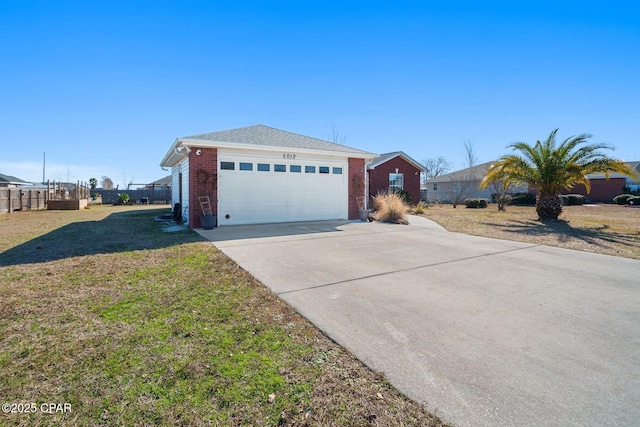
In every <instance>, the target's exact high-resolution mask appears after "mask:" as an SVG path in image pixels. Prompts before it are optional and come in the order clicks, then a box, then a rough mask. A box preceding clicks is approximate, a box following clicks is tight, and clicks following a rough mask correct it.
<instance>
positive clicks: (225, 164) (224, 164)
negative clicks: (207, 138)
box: [220, 162, 236, 171]
mask: <svg viewBox="0 0 640 427" xmlns="http://www.w3.org/2000/svg"><path fill="white" fill-rule="evenodd" d="M235 168H236V164H235V163H234V162H220V169H222V170H227V171H232V170H234V169H235Z"/></svg>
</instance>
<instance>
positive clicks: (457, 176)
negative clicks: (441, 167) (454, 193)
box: [426, 162, 495, 183]
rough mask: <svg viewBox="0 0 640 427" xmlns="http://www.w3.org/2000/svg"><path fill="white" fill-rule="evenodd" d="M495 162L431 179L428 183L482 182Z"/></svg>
mask: <svg viewBox="0 0 640 427" xmlns="http://www.w3.org/2000/svg"><path fill="white" fill-rule="evenodd" d="M494 163H495V162H487V163H482V164H479V165H476V166H473V167H470V168H466V169H461V170H458V171H455V172H451V173H448V174H446V175H440V176H437V177H435V178H431V179H430V180H428V181H426V182H428V183H431V182H451V181H456V182H457V181H480V180H482V178H484V176H485V174H486V173H487V171H488V170H489V167H491V165H492V164H494Z"/></svg>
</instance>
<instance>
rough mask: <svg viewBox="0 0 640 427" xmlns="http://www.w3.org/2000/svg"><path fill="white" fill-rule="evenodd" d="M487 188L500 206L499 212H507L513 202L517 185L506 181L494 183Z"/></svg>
mask: <svg viewBox="0 0 640 427" xmlns="http://www.w3.org/2000/svg"><path fill="white" fill-rule="evenodd" d="M487 187H488V188H489V190H490V191H491V195H492V196H493V198H494V200H495V202H496V204H497V205H498V211H506V210H507V204H508V203H509V202H510V201H511V195H512V193H513V189H514V187H515V184H514V183H512V182H505V181H492V182H491V183H490V184H489V185H488V186H487Z"/></svg>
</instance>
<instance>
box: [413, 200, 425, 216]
mask: <svg viewBox="0 0 640 427" xmlns="http://www.w3.org/2000/svg"><path fill="white" fill-rule="evenodd" d="M428 207H429V206H428V205H427V204H426V203H424V202H420V203H418V204H417V205H415V206H414V207H413V209H412V210H411V213H413V214H414V215H420V214H423V213H425V212H426V211H427V208H428Z"/></svg>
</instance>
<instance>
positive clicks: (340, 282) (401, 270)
mask: <svg viewBox="0 0 640 427" xmlns="http://www.w3.org/2000/svg"><path fill="white" fill-rule="evenodd" d="M539 246H544V245H528V246H523V247H521V248H515V249H508V250H506V251H498V252H491V253H486V254H480V255H474V256H470V257H466V258H458V259H452V260H449V261H442V262H436V263H433V264H425V265H418V266H415V267H409V268H402V269H399V270H392V271H385V272H383V273H378V274H370V275H367V276H360V277H355V278H353V279H346V280H339V281H337V282H331V283H323V284H321V285H315V286H309V287H306V288H299V289H291V290H288V291H282V292H276V295H287V294H293V293H296V292H302V291H308V290H312V289H319V288H328V287H330V286H335V285H341V284H343V283H350V282H355V281H358V280H365V279H372V278H374V277H382V276H387V275H391V274H396V273H404V272H406V271H414V270H420V269H422V268H431V267H437V266H439V265H445V264H453V263H456V262H461V261H468V260H472V259H477V258H485V257H490V256H494V255H502V254H506V253H509V252H517V251H522V250H526V249H532V248H537V247H539Z"/></svg>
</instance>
